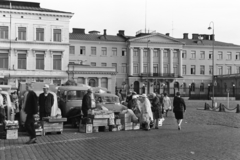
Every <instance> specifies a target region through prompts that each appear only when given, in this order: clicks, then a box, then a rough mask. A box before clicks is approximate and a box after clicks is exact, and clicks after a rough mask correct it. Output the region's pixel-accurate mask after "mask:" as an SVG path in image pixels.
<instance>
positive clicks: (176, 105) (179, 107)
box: [173, 92, 186, 130]
mask: <svg viewBox="0 0 240 160" xmlns="http://www.w3.org/2000/svg"><path fill="white" fill-rule="evenodd" d="M185 111H186V105H185V102H184V99H183V98H181V97H180V92H177V93H176V96H175V97H174V99H173V112H174V114H175V118H176V120H177V124H178V130H181V124H182V120H183V116H184V112H185Z"/></svg>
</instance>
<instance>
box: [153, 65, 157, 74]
mask: <svg viewBox="0 0 240 160" xmlns="http://www.w3.org/2000/svg"><path fill="white" fill-rule="evenodd" d="M153 73H158V65H157V64H154V65H153Z"/></svg>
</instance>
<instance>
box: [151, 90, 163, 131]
mask: <svg viewBox="0 0 240 160" xmlns="http://www.w3.org/2000/svg"><path fill="white" fill-rule="evenodd" d="M152 97H153V99H152V111H153V122H154V124H155V129H158V126H159V120H160V119H161V118H162V103H161V102H160V100H159V98H158V97H157V95H156V94H155V93H152Z"/></svg>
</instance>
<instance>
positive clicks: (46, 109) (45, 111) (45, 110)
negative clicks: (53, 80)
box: [38, 84, 54, 120]
mask: <svg viewBox="0 0 240 160" xmlns="http://www.w3.org/2000/svg"><path fill="white" fill-rule="evenodd" d="M38 102H39V112H40V120H42V118H43V117H50V116H51V111H52V106H53V104H54V97H53V95H52V94H51V93H49V85H47V84H45V85H44V87H43V93H41V94H40V95H39V101H38Z"/></svg>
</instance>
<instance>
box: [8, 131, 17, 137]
mask: <svg viewBox="0 0 240 160" xmlns="http://www.w3.org/2000/svg"><path fill="white" fill-rule="evenodd" d="M6 134H7V135H6V139H18V130H7V133H6Z"/></svg>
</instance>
